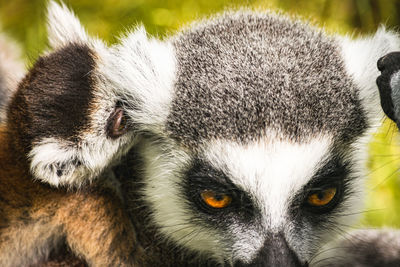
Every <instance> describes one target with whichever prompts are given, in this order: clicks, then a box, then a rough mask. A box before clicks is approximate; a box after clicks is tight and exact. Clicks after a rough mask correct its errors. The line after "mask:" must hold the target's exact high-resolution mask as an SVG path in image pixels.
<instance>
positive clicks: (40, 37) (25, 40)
mask: <svg viewBox="0 0 400 267" xmlns="http://www.w3.org/2000/svg"><path fill="white" fill-rule="evenodd" d="M64 2H65V3H66V4H67V5H68V6H69V7H71V8H72V9H73V10H74V11H75V13H76V14H77V16H78V17H79V18H80V20H81V21H82V23H83V24H84V25H85V26H86V28H87V29H88V31H89V33H91V34H94V35H97V36H99V37H100V38H103V39H105V40H107V41H108V42H109V43H113V42H115V41H116V40H117V37H118V35H119V34H120V33H123V32H125V31H126V29H129V28H132V27H134V26H135V25H137V24H138V23H143V24H144V25H145V27H146V29H147V30H148V32H149V33H151V34H153V35H157V36H160V37H163V36H165V35H166V34H169V33H171V32H173V31H174V30H176V29H178V28H179V27H181V26H182V25H183V24H185V23H187V22H189V21H191V20H194V19H196V18H198V17H201V16H204V15H207V14H212V13H215V12H218V11H221V10H224V9H227V8H235V7H241V6H249V7H255V8H262V9H265V8H272V9H281V10H283V11H285V12H289V13H291V14H299V15H301V16H303V17H305V18H307V19H311V20H313V21H314V22H315V23H316V24H317V25H320V26H324V27H326V28H327V29H328V30H329V31H332V32H340V33H343V34H354V35H357V34H360V33H370V32H373V31H375V30H376V29H377V27H378V26H379V25H380V24H381V23H384V24H386V25H387V26H389V27H398V25H400V1H399V0H342V1H337V0H279V1H278V0H271V1H261V0H248V1H238V0H231V1H226V0H165V1H161V0H158V1H157V0H103V1H95V0H79V1H78V0H70V1H64ZM45 10H46V1H43V0H0V22H1V24H2V28H3V30H4V31H6V32H7V33H8V34H9V35H11V36H12V37H14V38H15V39H17V40H18V41H19V42H20V43H21V44H22V46H23V50H24V53H25V55H26V62H27V64H28V65H30V64H31V63H32V61H33V60H34V59H35V58H37V56H38V55H39V54H40V53H41V52H42V51H43V50H44V49H45V48H46V30H45V13H46V12H45ZM370 147H371V149H370V155H371V156H370V162H369V167H370V175H369V176H370V177H369V180H368V182H367V187H368V195H369V197H368V207H367V209H366V210H367V212H365V213H364V219H363V224H365V225H370V226H378V227H380V226H392V227H399V228H400V212H399V211H400V177H399V173H400V172H399V171H398V169H399V167H400V139H399V136H398V134H397V128H396V126H395V125H394V124H392V123H390V122H389V120H385V123H384V126H383V127H382V128H381V130H380V131H379V133H377V134H376V136H375V138H374V141H373V142H372V143H371V146H370Z"/></svg>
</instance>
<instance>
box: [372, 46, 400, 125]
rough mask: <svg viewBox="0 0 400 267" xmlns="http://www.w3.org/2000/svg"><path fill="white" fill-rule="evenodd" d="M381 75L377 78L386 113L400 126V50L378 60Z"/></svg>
mask: <svg viewBox="0 0 400 267" xmlns="http://www.w3.org/2000/svg"><path fill="white" fill-rule="evenodd" d="M378 69H379V70H380V71H381V75H380V76H379V77H378V79H376V83H377V85H378V88H379V94H380V97H381V105H382V109H383V111H384V112H385V114H386V115H387V116H388V117H389V118H390V119H391V120H393V121H394V122H396V123H397V126H400V52H393V53H390V54H387V55H386V56H384V57H382V58H380V59H379V61H378Z"/></svg>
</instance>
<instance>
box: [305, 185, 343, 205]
mask: <svg viewBox="0 0 400 267" xmlns="http://www.w3.org/2000/svg"><path fill="white" fill-rule="evenodd" d="M336 191H337V189H336V187H332V188H328V189H325V190H322V191H320V192H316V193H314V194H312V195H309V196H308V198H307V202H308V204H310V205H311V206H314V207H322V206H325V205H327V204H329V203H330V202H331V201H332V199H333V198H334V197H335V195H336Z"/></svg>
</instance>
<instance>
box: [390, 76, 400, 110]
mask: <svg viewBox="0 0 400 267" xmlns="http://www.w3.org/2000/svg"><path fill="white" fill-rule="evenodd" d="M390 87H391V88H392V101H393V104H394V105H393V109H394V115H395V116H396V118H400V106H399V104H398V103H400V71H398V72H396V73H393V74H392V77H391V80H390Z"/></svg>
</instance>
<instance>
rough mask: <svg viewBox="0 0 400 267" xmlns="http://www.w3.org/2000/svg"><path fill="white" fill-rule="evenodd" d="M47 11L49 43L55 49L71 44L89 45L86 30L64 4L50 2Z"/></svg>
mask: <svg viewBox="0 0 400 267" xmlns="http://www.w3.org/2000/svg"><path fill="white" fill-rule="evenodd" d="M47 9H48V11H47V12H48V13H47V20H48V35H49V42H50V45H51V47H52V48H53V49H55V48H58V47H60V46H64V45H65V44H67V43H70V42H78V43H88V41H89V37H88V35H87V33H86V31H85V29H84V28H83V27H82V26H81V23H80V22H79V20H78V19H77V18H76V17H75V15H74V13H73V12H72V11H71V10H69V9H68V8H67V7H66V6H65V5H64V3H61V5H59V4H57V3H56V2H55V1H49V4H48V7H47Z"/></svg>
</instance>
